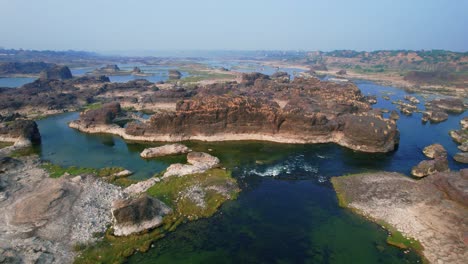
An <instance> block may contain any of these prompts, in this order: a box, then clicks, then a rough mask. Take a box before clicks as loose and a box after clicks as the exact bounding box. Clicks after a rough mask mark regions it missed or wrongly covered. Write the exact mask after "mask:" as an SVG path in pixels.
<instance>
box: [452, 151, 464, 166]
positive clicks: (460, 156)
mask: <svg viewBox="0 0 468 264" xmlns="http://www.w3.org/2000/svg"><path fill="white" fill-rule="evenodd" d="M453 159H454V160H456V161H458V162H460V163H468V152H460V153H457V154H455V156H453Z"/></svg>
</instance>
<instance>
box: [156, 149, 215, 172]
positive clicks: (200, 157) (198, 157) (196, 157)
mask: <svg viewBox="0 0 468 264" xmlns="http://www.w3.org/2000/svg"><path fill="white" fill-rule="evenodd" d="M187 162H188V163H190V165H188V164H179V163H176V164H172V165H170V166H169V167H168V168H167V169H166V172H165V173H164V176H163V177H164V178H166V177H170V176H185V175H190V174H195V173H203V172H205V171H207V170H209V169H211V168H214V167H216V166H218V164H219V159H218V158H217V157H214V156H211V155H210V154H208V153H204V152H190V153H189V154H187Z"/></svg>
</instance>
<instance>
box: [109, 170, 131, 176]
mask: <svg viewBox="0 0 468 264" xmlns="http://www.w3.org/2000/svg"><path fill="white" fill-rule="evenodd" d="M132 174H133V172H131V171H129V170H122V171H119V172H117V173H115V174H114V175H112V176H115V177H127V176H130V175H132Z"/></svg>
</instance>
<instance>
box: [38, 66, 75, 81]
mask: <svg viewBox="0 0 468 264" xmlns="http://www.w3.org/2000/svg"><path fill="white" fill-rule="evenodd" d="M39 78H40V79H43V80H67V79H71V78H73V76H72V73H71V71H70V69H69V68H68V67H67V66H55V67H53V68H50V69H46V70H44V71H42V72H41V75H40V77H39Z"/></svg>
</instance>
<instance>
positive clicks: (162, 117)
mask: <svg viewBox="0 0 468 264" xmlns="http://www.w3.org/2000/svg"><path fill="white" fill-rule="evenodd" d="M197 91H198V93H197V95H196V96H194V97H193V98H192V99H189V100H180V101H179V102H178V103H177V105H176V110H175V112H159V113H156V114H155V115H153V116H152V117H151V118H150V119H149V120H148V121H146V122H131V123H128V124H127V126H126V128H125V129H124V130H119V131H118V132H117V133H118V135H121V136H123V137H124V138H126V139H129V140H143V141H183V140H204V141H220V140H267V141H274V142H283V143H327V142H334V143H337V144H340V145H342V146H345V147H348V148H352V149H355V150H359V151H365V152H388V151H392V150H393V149H394V148H395V145H396V144H398V141H399V133H398V130H397V129H396V123H395V122H394V121H392V120H388V119H384V118H382V116H381V115H376V114H375V113H374V112H373V111H371V107H370V105H369V103H368V102H367V100H366V97H365V96H363V95H362V94H361V93H360V91H359V89H358V88H357V87H356V86H355V85H354V84H352V83H346V84H338V83H331V82H321V81H320V80H318V79H316V78H307V79H304V78H295V79H294V80H293V81H292V82H289V83H282V82H278V81H276V80H270V79H269V76H267V75H263V74H260V73H252V74H244V75H243V81H242V83H240V84H237V83H235V82H231V83H226V84H216V85H207V86H206V87H204V88H199V89H198V90H197ZM158 92H159V91H158ZM213 93H214V94H216V95H213ZM277 101H279V102H282V106H280V105H279V104H278V103H277ZM80 122H81V123H83V122H82V120H79V121H77V122H73V123H72V124H71V126H73V127H75V128H77V129H80V130H82V131H84V132H91V131H97V128H91V126H92V123H91V124H90V125H89V126H88V125H83V124H81V125H80V124H79V123H80ZM84 123H86V122H84ZM88 127H89V129H88ZM99 130H105V129H104V128H102V129H101V128H100V129H99ZM113 130H114V129H113Z"/></svg>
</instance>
